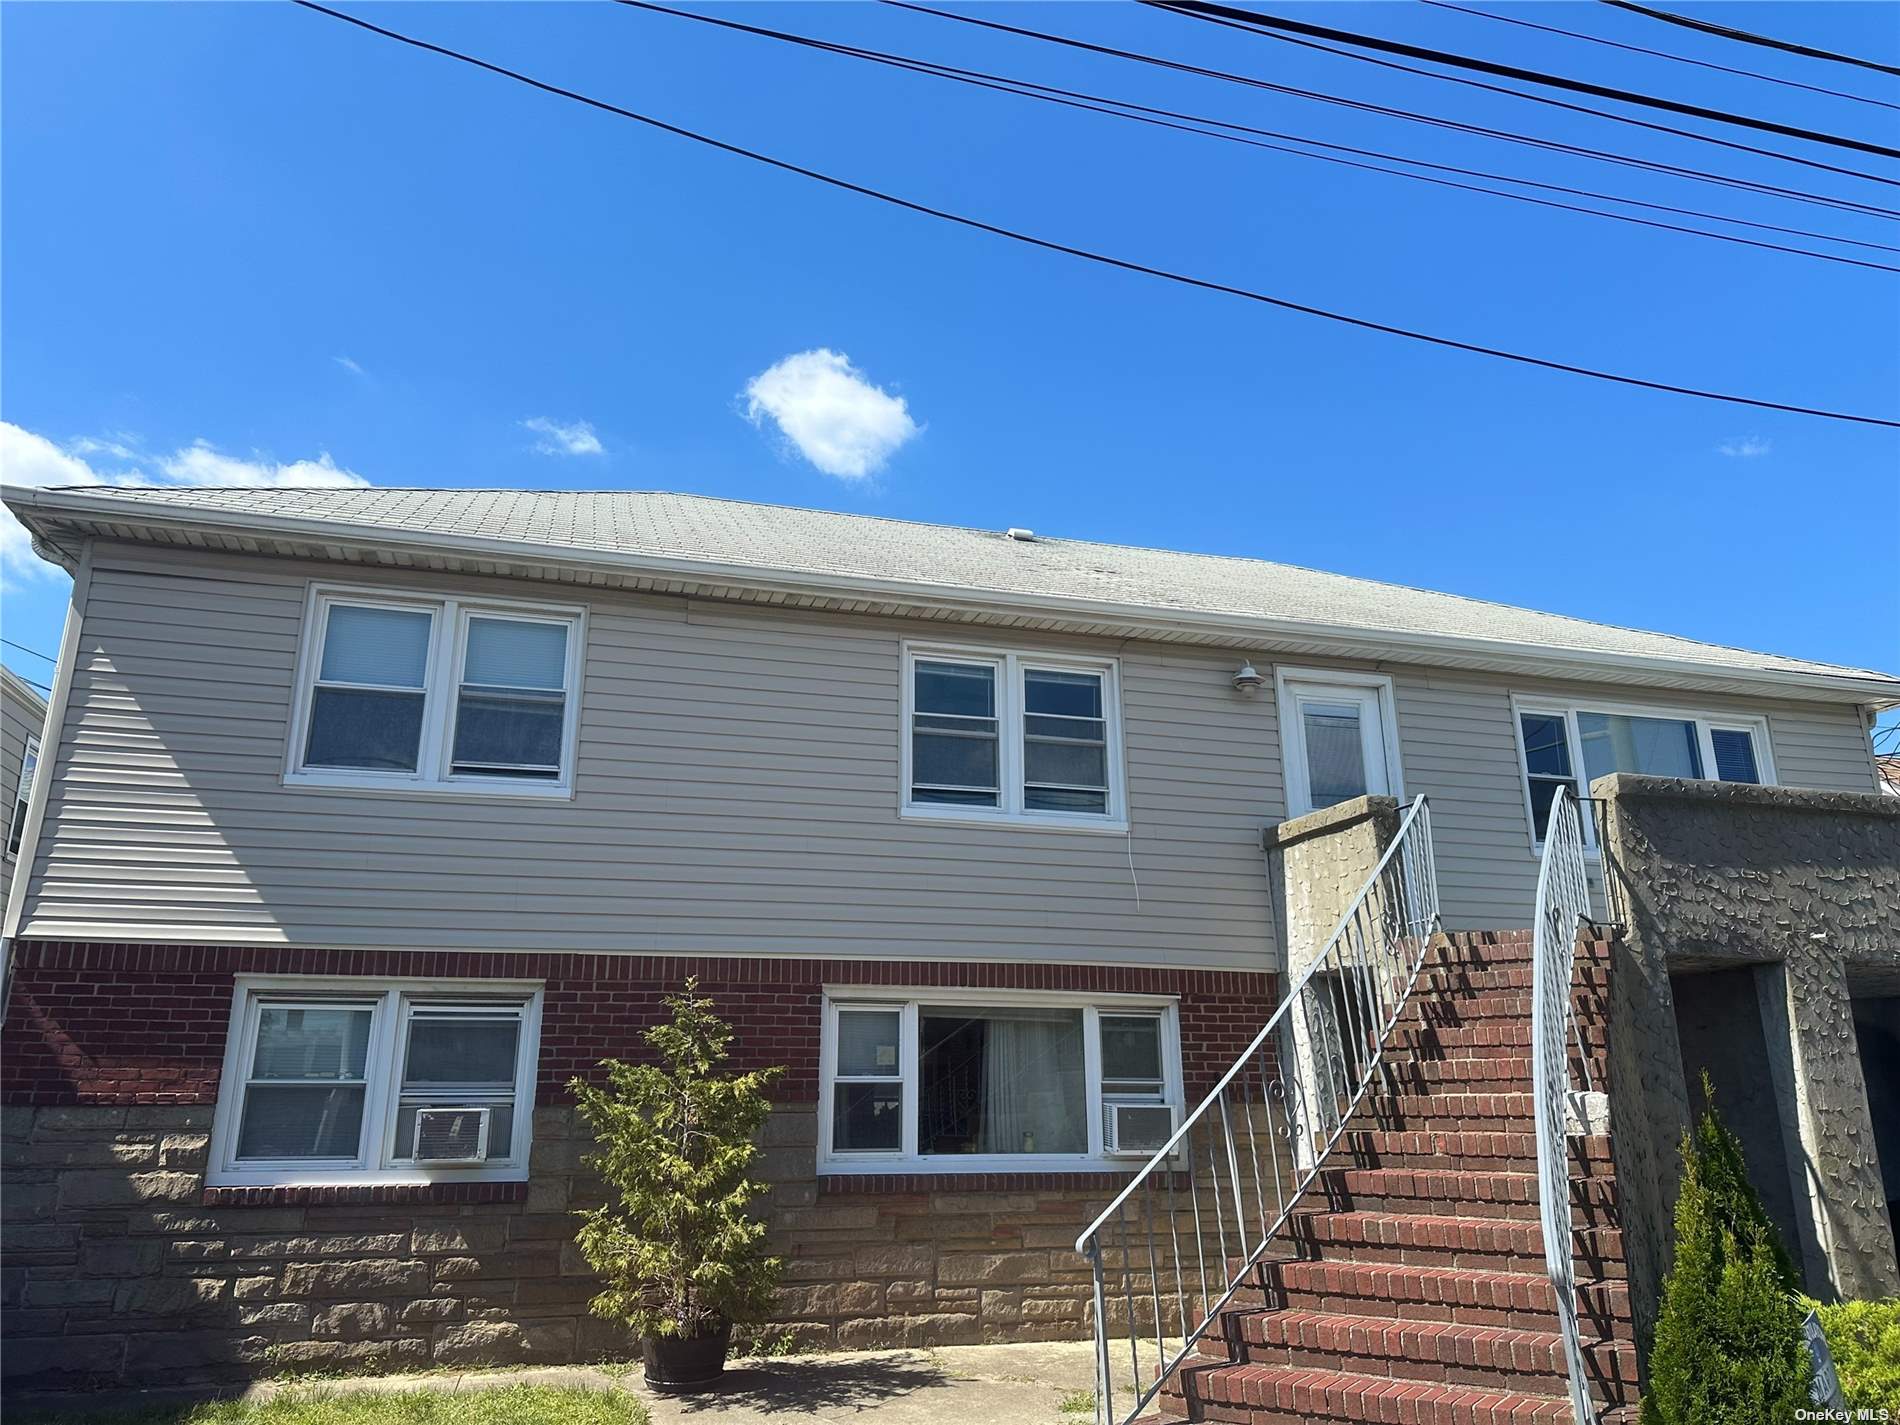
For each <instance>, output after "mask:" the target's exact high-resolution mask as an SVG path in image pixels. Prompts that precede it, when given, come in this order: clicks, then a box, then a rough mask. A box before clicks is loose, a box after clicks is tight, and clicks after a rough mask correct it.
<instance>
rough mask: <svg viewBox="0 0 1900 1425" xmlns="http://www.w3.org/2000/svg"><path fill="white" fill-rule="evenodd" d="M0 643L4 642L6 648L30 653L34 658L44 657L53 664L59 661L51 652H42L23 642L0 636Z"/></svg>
mask: <svg viewBox="0 0 1900 1425" xmlns="http://www.w3.org/2000/svg"><path fill="white" fill-rule="evenodd" d="M0 643H4V644H6V646H7V647H8V648H13V649H17V650H18V651H20V652H21V653H30V654H32V655H33V656H34V657H35V658H44V659H45V660H46V661H47V662H48V663H52V664H54V665H57V664H58V663H59V660H58V659H57V658H55V657H53V655H52V654H50V653H42V652H40V651H39V649H37V648H28V647H27V646H26V645H25V644H24V643H15V642H14V641H13V640H12V639H10V638H0Z"/></svg>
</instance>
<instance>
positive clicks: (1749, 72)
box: [1419, 0, 1900, 110]
mask: <svg viewBox="0 0 1900 1425" xmlns="http://www.w3.org/2000/svg"><path fill="white" fill-rule="evenodd" d="M1419 3H1420V4H1421V5H1430V6H1431V7H1432V8H1433V9H1437V10H1456V11H1457V12H1458V13H1459V14H1461V15H1471V16H1474V17H1476V18H1477V19H1480V20H1496V21H1497V22H1498V23H1499V24H1501V25H1517V26H1520V27H1522V28H1523V29H1526V30H1542V31H1543V32H1544V33H1545V34H1547V35H1563V36H1564V37H1565V38H1567V39H1573V40H1587V41H1588V42H1589V43H1591V44H1593V45H1607V46H1609V47H1610V48H1611V49H1620V50H1627V51H1628V52H1629V53H1631V54H1646V55H1649V56H1651V57H1652V58H1654V59H1668V60H1674V61H1675V62H1676V63H1677V64H1692V65H1694V66H1695V67H1696V68H1697V69H1712V70H1715V71H1716V72H1717V73H1719V74H1733V75H1737V76H1739V77H1740V78H1743V79H1759V80H1761V81H1762V82H1763V83H1764V84H1779V85H1781V86H1783V87H1784V88H1787V89H1802V90H1805V91H1807V92H1808V93H1809V94H1825V95H1827V96H1828V97H1829V98H1830V99H1851V100H1853V102H1855V103H1856V104H1874V105H1877V106H1878V107H1880V108H1882V109H1894V110H1900V104H1889V103H1888V102H1887V101H1886V100H1885V99H1870V98H1868V97H1867V95H1865V94H1850V93H1848V92H1847V91H1846V90H1845V89H1829V88H1827V87H1826V86H1825V85H1821V84H1803V83H1802V82H1801V81H1800V80H1798V79H1783V78H1782V77H1781V76H1780V75H1778V74H1763V73H1761V72H1760V71H1759V70H1754V69H1736V68H1735V67H1734V66H1732V65H1727V64H1716V63H1715V62H1714V61H1712V60H1707V59H1693V58H1691V57H1690V56H1689V55H1686V54H1677V53H1675V51H1673V50H1666V49H1650V48H1649V47H1648V46H1646V45H1632V44H1625V43H1623V41H1621V40H1613V39H1609V38H1607V37H1606V36H1603V35H1593V34H1589V33H1587V32H1586V31H1583V30H1566V29H1564V28H1563V27H1562V26H1560V25H1544V24H1539V23H1538V22H1537V21H1536V20H1526V19H1524V18H1522V17H1521V16H1518V15H1500V14H1497V13H1496V12H1495V11H1491V10H1480V9H1478V8H1476V7H1475V6H1472V5H1458V4H1454V3H1453V2H1452V0H1419Z"/></svg>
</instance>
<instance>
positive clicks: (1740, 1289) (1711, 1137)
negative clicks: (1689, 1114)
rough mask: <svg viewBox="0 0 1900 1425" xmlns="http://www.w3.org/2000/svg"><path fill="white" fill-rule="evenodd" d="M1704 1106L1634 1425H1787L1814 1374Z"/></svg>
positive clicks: (1771, 1259) (1737, 1158)
mask: <svg viewBox="0 0 1900 1425" xmlns="http://www.w3.org/2000/svg"><path fill="white" fill-rule="evenodd" d="M1702 1092H1703V1096H1704V1099H1705V1100H1706V1102H1707V1106H1706V1108H1705V1110H1704V1112H1703V1115H1702V1118H1701V1121H1700V1122H1699V1123H1698V1124H1697V1125H1696V1127H1695V1129H1694V1131H1693V1132H1691V1133H1686V1134H1684V1135H1683V1140H1682V1164H1683V1173H1682V1194H1681V1196H1680V1197H1678V1198H1677V1199H1676V1261H1675V1265H1674V1266H1672V1267H1671V1268H1670V1269H1669V1275H1668V1276H1667V1277H1666V1278H1665V1279H1664V1281H1663V1300H1662V1314H1661V1317H1660V1318H1659V1320H1658V1321H1657V1324H1656V1340H1655V1346H1654V1348H1653V1349H1652V1351H1651V1352H1650V1358H1649V1387H1648V1389H1647V1390H1646V1391H1645V1393H1644V1395H1643V1408H1642V1425H1792V1422H1793V1421H1794V1420H1795V1419H1796V1414H1795V1412H1796V1411H1798V1410H1802V1409H1805V1408H1807V1407H1808V1406H1809V1404H1810V1402H1809V1398H1808V1392H1809V1386H1810V1382H1811V1380H1812V1377H1813V1374H1814V1365H1813V1362H1812V1361H1811V1360H1810V1359H1809V1357H1808V1348H1807V1342H1806V1339H1805V1338H1804V1336H1803V1334H1802V1328H1801V1323H1802V1320H1803V1318H1804V1317H1805V1316H1806V1311H1805V1309H1804V1308H1803V1307H1802V1305H1801V1303H1800V1301H1799V1300H1798V1299H1797V1298H1796V1297H1795V1295H1794V1294H1793V1288H1794V1267H1793V1265H1792V1263H1791V1262H1790V1261H1789V1259H1788V1254H1787V1252H1786V1250H1785V1249H1784V1248H1783V1247H1782V1246H1781V1243H1780V1240H1779V1238H1778V1236H1777V1234H1776V1233H1775V1229H1774V1224H1773V1223H1771V1222H1770V1221H1769V1220H1768V1215H1767V1213H1766V1212H1765V1211H1764V1210H1763V1209H1762V1205H1761V1199H1760V1198H1759V1197H1757V1196H1756V1194H1755V1190H1754V1188H1753V1187H1752V1186H1751V1185H1750V1183H1749V1181H1748V1174H1747V1171H1746V1169H1745V1168H1744V1166H1743V1160H1742V1150H1741V1143H1740V1141H1739V1140H1738V1139H1737V1138H1736V1137H1735V1135H1734V1134H1733V1133H1732V1132H1730V1131H1729V1129H1728V1128H1727V1127H1726V1126H1725V1125H1724V1124H1723V1123H1722V1121H1721V1118H1720V1117H1719V1116H1718V1115H1717V1114H1716V1111H1715V1102H1714V1093H1713V1090H1712V1089H1711V1087H1710V1084H1709V1079H1708V1075H1707V1074H1704V1075H1703V1078H1702Z"/></svg>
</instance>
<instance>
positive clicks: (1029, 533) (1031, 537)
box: [1003, 528, 1036, 544]
mask: <svg viewBox="0 0 1900 1425" xmlns="http://www.w3.org/2000/svg"><path fill="white" fill-rule="evenodd" d="M1003 533H1005V534H1007V535H1008V536H1009V537H1010V538H1011V539H1013V540H1015V541H1016V542H1017V543H1019V544H1034V543H1035V542H1036V532H1035V531H1034V530H1033V529H1019V528H1010V529H1006V530H1004V531H1003Z"/></svg>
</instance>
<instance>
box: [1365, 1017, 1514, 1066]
mask: <svg viewBox="0 0 1900 1425" xmlns="http://www.w3.org/2000/svg"><path fill="white" fill-rule="evenodd" d="M1387 1044H1388V1047H1389V1048H1390V1049H1397V1050H1401V1051H1403V1052H1406V1053H1409V1054H1413V1055H1415V1056H1417V1057H1418V1058H1421V1059H1462V1058H1468V1057H1470V1056H1473V1055H1494V1054H1526V1053H1528V1052H1529V1051H1530V1045H1531V1022H1530V1020H1528V1019H1522V1018H1520V1019H1488V1020H1480V1021H1478V1022H1477V1023H1475V1024H1417V1023H1408V1022H1407V1021H1405V1020H1400V1021H1399V1023H1398V1024H1397V1025H1396V1026H1394V1028H1393V1030H1392V1037H1391V1039H1390V1040H1388V1041H1387Z"/></svg>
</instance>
